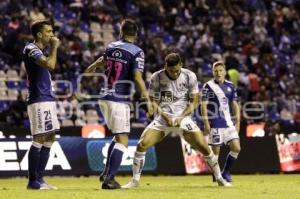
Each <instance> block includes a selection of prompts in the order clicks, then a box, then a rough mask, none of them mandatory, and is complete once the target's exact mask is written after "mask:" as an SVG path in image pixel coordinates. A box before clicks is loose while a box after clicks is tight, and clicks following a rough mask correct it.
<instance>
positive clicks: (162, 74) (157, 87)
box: [149, 68, 199, 120]
mask: <svg viewBox="0 0 300 199" xmlns="http://www.w3.org/2000/svg"><path fill="white" fill-rule="evenodd" d="M197 93H199V88H198V81H197V77H196V75H195V73H193V72H192V71H190V70H188V69H185V68H182V69H181V73H180V75H179V77H178V78H177V79H176V80H172V79H170V78H169V77H168V75H167V73H166V71H165V70H164V69H163V70H160V71H157V72H155V73H154V74H153V75H152V77H151V81H150V91H149V95H150V96H152V97H154V98H155V99H156V100H157V101H159V105H160V107H161V109H162V110H163V111H164V112H166V113H167V114H169V115H170V117H172V118H175V117H177V116H179V115H181V114H182V112H183V111H184V110H185V109H186V107H187V106H188V105H189V103H190V102H189V100H190V98H189V97H190V95H191V94H197ZM160 117H161V116H156V118H155V119H156V120H160V119H161V118H160Z"/></svg>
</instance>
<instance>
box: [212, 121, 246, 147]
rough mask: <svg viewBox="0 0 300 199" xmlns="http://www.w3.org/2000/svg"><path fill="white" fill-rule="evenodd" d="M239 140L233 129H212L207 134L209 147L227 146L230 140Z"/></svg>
mask: <svg viewBox="0 0 300 199" xmlns="http://www.w3.org/2000/svg"><path fill="white" fill-rule="evenodd" d="M234 139H240V138H239V134H238V132H237V131H236V129H235V127H234V126H232V127H228V128H212V129H211V131H210V134H209V140H208V144H209V145H215V146H218V145H222V144H223V143H224V144H228V143H229V142H230V141H231V140H234Z"/></svg>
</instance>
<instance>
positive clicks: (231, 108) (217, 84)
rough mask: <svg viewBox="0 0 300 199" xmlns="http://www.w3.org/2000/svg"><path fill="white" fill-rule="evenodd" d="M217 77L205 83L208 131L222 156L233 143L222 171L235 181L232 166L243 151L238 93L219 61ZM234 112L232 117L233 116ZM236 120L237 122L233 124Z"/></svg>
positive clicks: (214, 72)
mask: <svg viewBox="0 0 300 199" xmlns="http://www.w3.org/2000/svg"><path fill="white" fill-rule="evenodd" d="M212 70H213V77H214V78H213V79H212V80H210V81H208V82H207V83H205V84H204V85H203V90H202V106H201V113H202V117H203V120H204V134H205V135H206V134H209V144H210V145H211V146H212V149H213V151H214V153H215V155H216V156H217V157H218V156H219V153H220V146H221V145H223V144H226V145H229V147H230V152H229V154H228V156H227V159H226V162H225V165H224V168H223V170H222V176H223V178H224V179H225V180H226V181H228V182H232V179H231V175H230V169H231V167H232V165H233V163H234V161H235V160H236V159H237V157H238V154H239V153H240V150H241V146H240V141H239V135H238V132H239V130H240V108H239V105H238V103H237V92H236V89H235V87H234V85H233V83H232V82H230V81H227V80H225V76H226V66H225V64H223V63H222V62H220V61H218V62H215V63H214V64H213V68H212ZM231 112H232V116H233V117H232V116H231ZM233 119H235V124H234V123H233Z"/></svg>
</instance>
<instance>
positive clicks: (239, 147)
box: [230, 144, 241, 153]
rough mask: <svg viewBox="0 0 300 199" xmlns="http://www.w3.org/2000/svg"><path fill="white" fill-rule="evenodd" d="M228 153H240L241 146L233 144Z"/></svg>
mask: <svg viewBox="0 0 300 199" xmlns="http://www.w3.org/2000/svg"><path fill="white" fill-rule="evenodd" d="M230 151H232V152H234V153H240V152H241V145H240V144H235V145H233V146H232V147H231V149H230Z"/></svg>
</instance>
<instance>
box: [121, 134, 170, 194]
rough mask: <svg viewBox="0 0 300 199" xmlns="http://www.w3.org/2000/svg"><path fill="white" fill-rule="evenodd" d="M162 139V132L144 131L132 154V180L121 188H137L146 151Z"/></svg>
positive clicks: (163, 135)
mask: <svg viewBox="0 0 300 199" xmlns="http://www.w3.org/2000/svg"><path fill="white" fill-rule="evenodd" d="M164 137H165V134H164V133H163V132H162V131H159V130H155V129H145V131H144V132H143V134H142V136H141V138H140V140H139V142H138V145H137V149H136V152H135V154H134V159H133V165H132V173H133V176H132V180H131V181H130V182H129V183H128V184H126V185H124V186H122V188H124V189H130V188H134V187H138V186H139V181H140V178H141V173H142V170H143V166H144V163H145V156H146V151H147V150H148V149H149V148H150V147H152V146H153V145H155V144H157V143H158V142H160V141H161V140H162V139H163V138H164Z"/></svg>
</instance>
